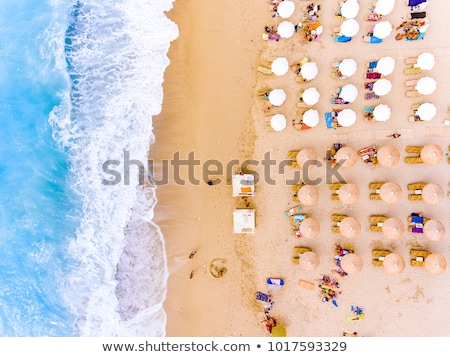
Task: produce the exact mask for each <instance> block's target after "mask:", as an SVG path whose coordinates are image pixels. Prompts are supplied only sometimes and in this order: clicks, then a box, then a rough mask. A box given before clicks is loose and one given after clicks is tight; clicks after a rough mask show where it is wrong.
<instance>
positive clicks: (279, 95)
mask: <svg viewBox="0 0 450 357" xmlns="http://www.w3.org/2000/svg"><path fill="white" fill-rule="evenodd" d="M285 100H286V93H285V92H284V90H282V89H272V90H271V91H270V93H269V102H270V104H272V105H275V106H277V107H279V106H280V105H282V104H283V103H284V101H285Z"/></svg>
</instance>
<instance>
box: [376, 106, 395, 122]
mask: <svg viewBox="0 0 450 357" xmlns="http://www.w3.org/2000/svg"><path fill="white" fill-rule="evenodd" d="M390 117H391V108H389V106H388V105H386V104H378V105H377V106H376V107H375V108H374V109H373V119H374V120H375V121H386V120H388V119H389V118H390Z"/></svg>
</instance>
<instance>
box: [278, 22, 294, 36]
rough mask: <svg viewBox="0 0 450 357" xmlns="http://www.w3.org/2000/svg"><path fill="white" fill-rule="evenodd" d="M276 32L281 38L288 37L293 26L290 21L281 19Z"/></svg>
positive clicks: (292, 31)
mask: <svg viewBox="0 0 450 357" xmlns="http://www.w3.org/2000/svg"><path fill="white" fill-rule="evenodd" d="M277 32H278V34H279V35H280V37H281V38H289V37H292V35H293V34H294V32H295V26H294V24H293V23H292V22H290V21H283V22H282V23H280V24H279V25H278V27H277Z"/></svg>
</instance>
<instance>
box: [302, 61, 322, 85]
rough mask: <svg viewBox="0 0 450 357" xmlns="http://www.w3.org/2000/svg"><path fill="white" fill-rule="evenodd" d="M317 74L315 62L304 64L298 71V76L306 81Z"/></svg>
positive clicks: (317, 69)
mask: <svg viewBox="0 0 450 357" xmlns="http://www.w3.org/2000/svg"><path fill="white" fill-rule="evenodd" d="M317 73H319V68H318V67H317V64H316V62H306V63H305V64H304V65H303V66H302V69H301V70H300V74H301V75H302V77H303V78H304V79H306V80H307V81H310V80H311V79H314V78H316V76H317Z"/></svg>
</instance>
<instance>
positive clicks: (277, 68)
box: [271, 57, 289, 76]
mask: <svg viewBox="0 0 450 357" xmlns="http://www.w3.org/2000/svg"><path fill="white" fill-rule="evenodd" d="M271 69H272V72H273V73H274V74H275V75H277V76H284V75H285V74H286V73H287V72H288V70H289V62H288V60H287V58H286V57H278V58H275V59H274V61H273V62H272V65H271Z"/></svg>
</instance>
